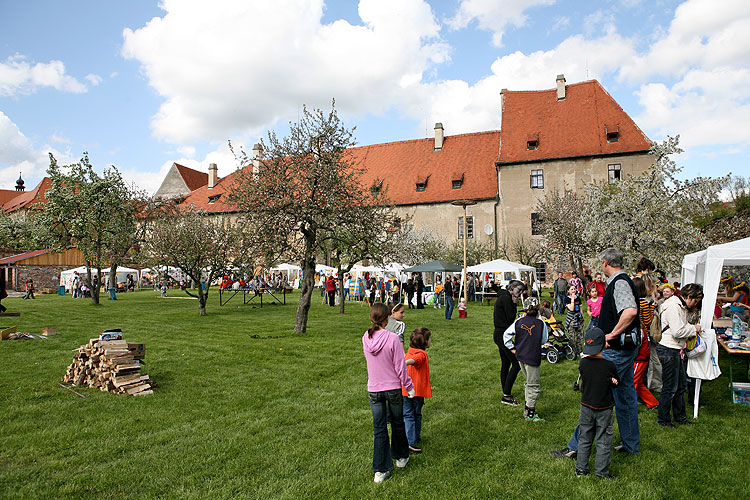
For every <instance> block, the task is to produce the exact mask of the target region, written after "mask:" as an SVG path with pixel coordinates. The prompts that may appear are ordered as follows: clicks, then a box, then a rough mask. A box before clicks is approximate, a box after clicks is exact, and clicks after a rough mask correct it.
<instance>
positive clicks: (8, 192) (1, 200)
mask: <svg viewBox="0 0 750 500" xmlns="http://www.w3.org/2000/svg"><path fill="white" fill-rule="evenodd" d="M20 194H23V191H15V190H13V189H0V206H3V205H5V204H6V203H8V202H9V201H10V200H12V199H13V198H15V197H16V196H18V195H20Z"/></svg>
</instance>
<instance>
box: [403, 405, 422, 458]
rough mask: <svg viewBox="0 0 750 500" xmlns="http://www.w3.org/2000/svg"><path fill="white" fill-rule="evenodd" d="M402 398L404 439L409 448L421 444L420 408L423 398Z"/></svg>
mask: <svg viewBox="0 0 750 500" xmlns="http://www.w3.org/2000/svg"><path fill="white" fill-rule="evenodd" d="M403 398H404V424H405V425H406V439H407V440H408V441H409V446H416V445H418V444H419V443H421V442H422V406H424V398H423V397H416V396H415V397H413V398H411V399H410V398H407V397H406V396H403Z"/></svg>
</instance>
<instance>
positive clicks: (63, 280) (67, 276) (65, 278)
mask: <svg viewBox="0 0 750 500" xmlns="http://www.w3.org/2000/svg"><path fill="white" fill-rule="evenodd" d="M75 273H78V274H79V275H80V276H81V277H84V276H86V266H80V267H76V268H75V269H68V270H66V271H62V272H60V284H61V285H64V286H65V288H66V289H68V290H70V289H71V288H72V286H73V278H74V277H75ZM102 274H103V275H105V276H109V267H107V268H106V269H102ZM128 274H132V275H133V279H134V280H135V282H136V283H138V282H139V281H140V271H138V269H132V268H130V267H122V266H118V268H117V274H116V276H117V282H118V283H125V282H126V281H127V279H128ZM91 275H92V276H96V269H92V270H91Z"/></svg>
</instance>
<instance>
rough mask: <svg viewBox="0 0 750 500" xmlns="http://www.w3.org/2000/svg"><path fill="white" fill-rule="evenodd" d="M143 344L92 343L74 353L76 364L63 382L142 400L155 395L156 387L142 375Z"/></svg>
mask: <svg viewBox="0 0 750 500" xmlns="http://www.w3.org/2000/svg"><path fill="white" fill-rule="evenodd" d="M144 355H145V347H144V345H143V344H129V343H128V342H126V341H124V340H99V339H91V340H90V341H89V343H88V344H84V345H82V346H81V347H79V348H78V349H76V350H75V354H74V355H73V363H71V364H70V366H69V367H68V371H67V372H66V373H65V376H64V377H63V378H62V381H63V382H68V383H72V384H73V385H88V386H89V387H98V388H99V390H101V391H102V392H107V391H108V392H114V393H116V394H130V395H134V396H142V395H144V394H153V391H152V390H151V389H152V388H153V387H156V383H155V382H154V381H152V380H150V379H149V378H148V375H142V374H141V373H140V371H141V363H140V360H142V359H143V357H144Z"/></svg>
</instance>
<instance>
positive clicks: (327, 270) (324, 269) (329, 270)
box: [315, 264, 338, 276]
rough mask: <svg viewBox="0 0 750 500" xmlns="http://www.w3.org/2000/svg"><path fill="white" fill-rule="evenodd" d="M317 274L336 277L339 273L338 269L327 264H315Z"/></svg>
mask: <svg viewBox="0 0 750 500" xmlns="http://www.w3.org/2000/svg"><path fill="white" fill-rule="evenodd" d="M315 272H316V273H320V274H324V275H334V276H336V274H337V273H338V269H336V268H335V267H331V266H326V265H325V264H315Z"/></svg>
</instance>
